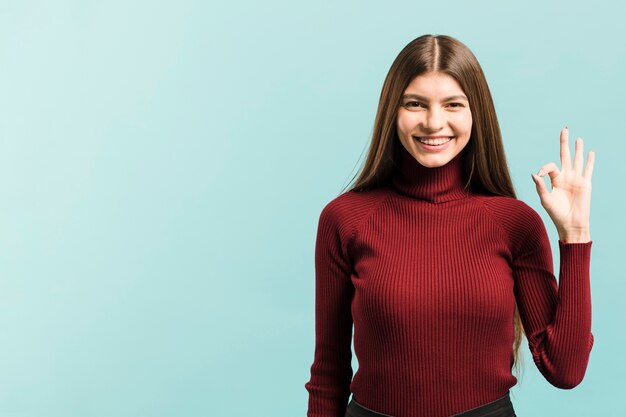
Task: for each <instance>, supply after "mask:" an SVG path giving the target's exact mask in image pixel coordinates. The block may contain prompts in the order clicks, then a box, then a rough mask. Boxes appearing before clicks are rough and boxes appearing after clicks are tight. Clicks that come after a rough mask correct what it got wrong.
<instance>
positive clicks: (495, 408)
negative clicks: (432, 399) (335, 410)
mask: <svg viewBox="0 0 626 417" xmlns="http://www.w3.org/2000/svg"><path fill="white" fill-rule="evenodd" d="M345 417H394V416H391V415H389V414H383V413H379V412H377V411H374V410H371V409H369V408H367V407H365V406H364V405H362V404H359V403H358V402H357V401H356V400H355V399H354V397H352V399H351V400H350V402H349V403H348V409H347V410H346V415H345ZM450 417H515V411H514V410H513V403H511V397H510V392H507V393H506V394H505V395H504V396H503V397H500V398H498V399H497V400H495V401H492V402H490V403H487V404H484V405H481V406H479V407H476V408H472V409H470V410H467V411H464V412H462V413H460V414H454V415H452V416H450Z"/></svg>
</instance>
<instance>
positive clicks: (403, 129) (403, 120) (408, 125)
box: [396, 114, 416, 135]
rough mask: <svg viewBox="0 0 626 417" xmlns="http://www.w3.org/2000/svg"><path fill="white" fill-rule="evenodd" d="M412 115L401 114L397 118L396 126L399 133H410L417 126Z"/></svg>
mask: <svg viewBox="0 0 626 417" xmlns="http://www.w3.org/2000/svg"><path fill="white" fill-rule="evenodd" d="M413 119H414V118H413V117H411V116H410V115H402V114H400V115H399V116H398V118H397V119H396V126H397V128H398V133H400V134H404V135H406V134H408V133H409V132H411V131H412V130H413V129H414V128H415V123H416V122H415V120H413Z"/></svg>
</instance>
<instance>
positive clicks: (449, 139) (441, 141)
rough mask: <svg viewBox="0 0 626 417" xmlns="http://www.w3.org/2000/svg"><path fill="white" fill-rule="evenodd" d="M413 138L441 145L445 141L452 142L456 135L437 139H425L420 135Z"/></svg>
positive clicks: (429, 143) (428, 143)
mask: <svg viewBox="0 0 626 417" xmlns="http://www.w3.org/2000/svg"><path fill="white" fill-rule="evenodd" d="M413 138H414V139H416V140H418V141H419V142H421V143H424V144H426V145H431V146H440V145H443V144H444V143H448V142H450V141H451V140H452V139H453V138H454V136H452V137H448V138H437V139H423V138H421V137H418V136H413Z"/></svg>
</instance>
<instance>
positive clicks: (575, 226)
mask: <svg viewBox="0 0 626 417" xmlns="http://www.w3.org/2000/svg"><path fill="white" fill-rule="evenodd" d="M568 137H569V133H568V130H567V127H565V128H564V129H563V130H562V131H561V134H560V150H561V169H560V170H559V169H558V168H557V166H556V165H555V164H554V163H548V164H546V165H544V166H543V167H541V169H540V170H539V172H538V174H536V175H535V174H533V176H532V178H533V181H534V182H535V186H536V189H537V192H538V194H539V197H540V200H541V204H542V206H543V207H544V208H545V209H546V211H547V212H548V214H549V216H550V218H551V219H552V220H553V221H554V224H555V226H556V229H557V231H558V236H559V242H558V243H559V250H560V272H559V283H558V285H557V281H556V277H555V276H554V273H553V259H552V252H551V248H550V242H549V239H548V235H547V232H546V229H545V226H544V224H543V222H542V220H541V217H540V216H539V214H538V213H537V212H536V211H535V210H534V209H532V208H531V207H530V206H528V205H527V204H526V203H524V202H522V201H520V200H518V199H517V198H516V196H515V191H514V188H513V185H512V183H511V179H510V176H509V172H508V167H507V163H506V158H505V154H504V149H503V145H502V138H501V133H500V128H499V125H498V121H497V118H496V112H495V109H494V105H493V101H492V98H491V94H490V92H489V88H488V86H487V82H486V80H485V76H484V74H483V72H482V69H481V67H480V65H479V63H478V61H477V60H476V58H475V56H474V55H473V54H472V52H471V51H470V50H469V49H468V48H467V47H466V46H465V45H464V44H462V43H461V42H459V41H458V40H456V39H454V38H452V37H449V36H443V35H439V36H432V35H424V36H420V37H419V38H417V39H415V40H413V41H412V42H410V43H409V44H408V45H407V46H406V47H405V48H404V49H403V50H402V51H401V52H400V54H399V55H398V57H397V58H396V59H395V61H394V63H393V64H392V66H391V69H390V70H389V73H388V75H387V77H386V79H385V82H384V85H383V88H382V93H381V96H380V102H379V106H378V112H377V115H376V120H375V124H374V132H373V136H372V140H371V145H370V148H369V152H368V155H367V158H366V161H365V164H364V167H363V170H362V172H361V173H360V175H359V177H358V178H357V180H356V183H355V184H354V185H353V186H352V188H351V189H350V190H349V191H348V192H345V193H342V194H341V195H339V196H338V197H336V198H335V199H333V200H332V201H331V202H329V203H328V204H327V205H326V206H325V207H324V209H323V210H322V212H321V214H320V218H319V223H318V230H317V240H316V246H315V280H316V285H315V288H316V290H315V291H316V296H315V315H316V317H315V337H316V343H315V357H314V361H313V364H312V366H311V378H310V380H309V381H308V382H307V383H306V384H305V388H306V389H307V390H308V392H309V404H308V406H309V407H308V413H307V415H308V416H309V417H346V416H350V417H375V416H393V417H447V416H464V417H469V416H472V417H480V416H489V417H512V416H515V412H514V410H513V406H512V403H511V401H510V398H509V390H510V388H511V387H513V386H514V385H515V384H516V382H517V378H516V377H515V376H514V375H513V374H512V372H511V371H512V369H513V368H514V367H515V365H517V362H518V358H519V352H518V350H519V347H520V343H521V341H522V330H523V331H524V333H525V334H526V337H527V339H528V346H529V348H530V352H531V353H532V357H533V360H534V363H535V364H536V366H537V368H538V369H539V371H540V372H541V373H542V375H543V376H544V377H545V378H546V380H547V381H549V382H550V383H551V384H552V385H554V386H555V387H558V388H563V389H570V388H573V387H575V386H576V385H578V384H579V383H580V382H581V380H582V379H583V376H584V374H585V370H586V368H587V363H588V359H589V354H590V351H591V348H592V345H593V335H592V333H591V296H590V278H589V266H590V254H591V244H592V242H591V239H590V234H589V209H590V200H591V176H592V171H593V162H594V153H593V152H589V154H588V157H587V162H586V166H585V167H584V170H583V142H582V139H580V138H579V139H578V140H577V141H576V146H575V148H576V152H575V155H574V161H573V164H572V161H571V157H570V153H569V145H568ZM546 175H548V176H549V178H550V181H551V183H552V189H551V190H550V191H549V190H548V189H547V187H546V185H545V182H544V178H543V177H545V176H546ZM353 325H354V350H355V354H356V357H357V359H358V370H357V372H356V374H355V375H354V378H353V370H352V367H351V356H352V354H351V341H352V327H353ZM351 393H352V398H351V400H350V401H349V396H350V394H351Z"/></svg>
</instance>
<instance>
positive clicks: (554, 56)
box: [0, 0, 626, 417]
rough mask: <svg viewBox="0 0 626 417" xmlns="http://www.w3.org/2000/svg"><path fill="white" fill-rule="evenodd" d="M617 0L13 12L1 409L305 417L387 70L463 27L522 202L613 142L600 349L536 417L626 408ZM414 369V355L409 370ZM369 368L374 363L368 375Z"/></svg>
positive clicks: (83, 415) (602, 221) (534, 397)
mask: <svg viewBox="0 0 626 417" xmlns="http://www.w3.org/2000/svg"><path fill="white" fill-rule="evenodd" d="M624 12H625V10H624V7H623V6H620V5H619V3H617V2H606V1H594V2H575V3H571V2H566V1H553V2H543V1H541V2H540V1H530V2H520V3H515V4H512V3H511V4H508V3H507V4H504V3H503V2H497V1H479V2H461V1H447V2H419V1H398V2H387V3H383V2H373V1H370V2H368V1H358V2H357V1H346V2H325V1H322V2H319V1H318V2H292V1H289V2H288V1H277V0H268V1H265V2H252V1H248V2H237V1H235V2H230V3H217V2H205V1H181V0H176V1H161V2H153V1H127V0H125V1H119V0H114V1H110V0H109V1H106V2H105V1H100V2H98V1H78V0H76V1H69V0H66V1H62V0H58V1H6V0H4V1H1V2H0V186H1V196H0V417H9V416H11V417H39V416H45V417H66V416H67V417H69V416H77V417H78V416H80V417H88V416H94V417H96V416H97V417H101V416H115V417H125V416H142V417H148V416H176V417H180V416H212V417H261V416H273V417H279V416H283V417H292V416H304V415H305V414H306V409H307V401H308V394H307V392H306V390H305V388H304V384H305V382H306V381H308V379H309V376H310V373H309V372H310V366H311V363H312V360H313V349H314V295H315V294H314V285H315V283H314V259H313V254H314V245H315V233H316V227H317V221H318V217H319V214H320V211H321V209H322V207H323V206H324V205H325V204H326V203H328V202H329V201H330V200H331V199H332V198H334V197H335V196H336V195H337V194H338V193H339V192H340V190H341V189H342V187H343V186H344V185H346V184H348V182H349V181H350V179H351V178H352V176H353V175H354V174H355V173H356V172H357V169H358V168H359V167H360V164H361V163H362V162H363V159H364V156H365V151H366V147H367V145H368V142H369V139H370V135H371V132H372V126H373V122H374V115H375V111H376V106H377V100H378V97H379V94H380V89H381V87H382V83H383V79H384V77H385V74H386V73H387V71H388V69H389V66H390V65H391V63H392V61H393V59H394V58H395V56H396V55H397V54H398V53H399V52H400V50H401V49H402V48H403V47H404V45H406V44H407V43H408V42H409V41H410V40H412V39H414V38H415V37H417V36H419V35H421V34H425V33H432V34H448V35H451V36H454V37H456V38H458V39H460V40H461V41H462V42H464V43H466V44H467V45H468V46H469V47H470V48H471V49H472V51H473V52H474V53H475V54H476V56H477V57H478V59H479V61H480V62H481V64H482V66H483V69H484V71H485V73H486V75H487V79H488V81H489V85H490V87H491V91H492V94H493V96H494V100H495V104H496V110H497V112H498V115H499V120H500V123H501V128H502V133H503V137H504V143H505V148H506V152H507V157H508V160H509V165H510V170H511V173H512V176H513V180H514V184H515V186H516V190H517V193H518V196H519V198H520V199H522V200H524V201H526V202H527V203H528V204H530V205H531V206H532V207H534V208H535V209H536V210H537V211H538V212H539V213H540V214H541V215H542V217H543V219H544V222H545V223H546V227H547V229H548V231H549V234H550V238H551V240H552V245H553V251H554V252H553V253H554V260H555V272H558V256H559V252H558V246H557V235H556V230H555V228H554V225H553V224H552V222H551V220H550V218H549V217H548V216H547V214H546V212H545V210H544V209H543V208H542V207H541V205H540V203H539V198H538V196H537V194H536V191H535V187H534V184H533V182H532V179H531V176H530V174H531V173H532V172H537V170H538V169H539V167H540V166H541V165H543V164H545V163H547V162H550V161H554V162H556V163H557V164H558V165H559V166H560V160H559V146H558V145H559V142H558V140H559V131H560V129H561V127H562V126H563V125H565V124H567V125H569V127H570V132H571V136H570V144H571V149H572V150H573V141H574V140H575V138H576V137H578V136H580V137H582V138H583V139H584V141H585V153H586V152H587V151H588V150H590V149H593V150H595V152H596V163H595V170H594V177H593V193H592V208H591V210H592V212H591V237H592V240H593V241H594V245H593V250H592V264H591V279H592V299H593V328H592V330H593V333H594V336H595V345H594V348H593V351H592V353H591V358H590V363H589V367H588V369H587V374H586V377H585V379H584V381H583V382H582V383H581V384H580V385H579V386H578V387H576V388H575V389H573V390H560V389H557V388H554V387H552V386H551V385H550V384H549V383H548V382H547V381H545V380H544V379H543V377H542V376H541V375H540V374H539V373H538V371H537V369H536V367H535V365H534V363H533V362H532V359H531V358H530V355H529V352H528V347H527V342H526V341H525V342H524V345H523V347H524V352H525V361H524V373H523V377H522V378H521V380H520V382H519V383H518V385H517V386H516V387H515V388H514V389H513V391H512V392H513V396H512V400H513V403H514V405H515V408H516V411H517V415H518V416H520V417H530V416H535V417H536V416H553V417H558V416H563V417H565V416H567V417H574V416H578V417H588V416H603V417H617V416H624V415H626V414H624V413H625V411H624V410H625V409H626V404H625V403H624V388H626V383H625V379H624V374H626V361H624V360H623V351H624V345H625V343H626V335H625V332H624V331H623V326H624V325H623V320H624V317H626V308H625V303H624V301H623V298H624V293H625V292H626V280H624V273H623V269H624V268H623V267H622V263H621V262H623V259H624V256H623V253H622V249H623V244H622V243H623V242H622V240H623V237H624V236H625V235H626V227H625V222H624V218H623V213H624V212H626V201H625V197H624V184H623V182H624V179H625V178H626V164H624V155H625V154H626V133H624V130H625V129H624V122H625V120H626V114H625V109H626V105H625V104H624V97H625V96H626V83H625V82H624V74H626V30H625V29H624V25H623V24H622V23H623V21H622V16H623V15H624ZM400 365H401V364H399V366H400ZM353 366H354V369H355V370H356V368H357V366H358V363H357V362H356V360H355V361H354V363H353Z"/></svg>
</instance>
